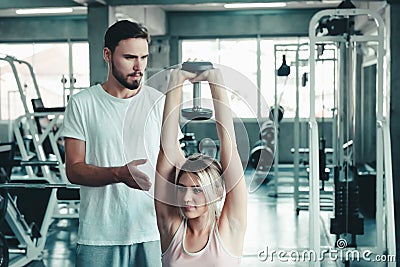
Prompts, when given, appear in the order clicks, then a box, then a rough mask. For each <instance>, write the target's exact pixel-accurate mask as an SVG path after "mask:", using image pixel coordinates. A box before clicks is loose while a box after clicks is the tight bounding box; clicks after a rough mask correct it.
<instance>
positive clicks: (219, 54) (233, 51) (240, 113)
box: [182, 39, 257, 118]
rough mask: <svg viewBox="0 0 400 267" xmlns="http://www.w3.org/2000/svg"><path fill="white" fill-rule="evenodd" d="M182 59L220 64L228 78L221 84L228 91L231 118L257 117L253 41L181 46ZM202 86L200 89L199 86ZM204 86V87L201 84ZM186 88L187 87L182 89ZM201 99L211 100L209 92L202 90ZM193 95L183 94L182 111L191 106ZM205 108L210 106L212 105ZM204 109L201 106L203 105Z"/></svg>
mask: <svg viewBox="0 0 400 267" xmlns="http://www.w3.org/2000/svg"><path fill="white" fill-rule="evenodd" d="M182 59H183V61H186V60H188V59H191V60H202V61H210V62H212V63H217V64H221V65H223V66H221V68H223V72H224V73H225V74H227V73H228V74H229V75H228V77H227V76H225V77H224V80H225V83H226V86H227V87H228V88H229V89H231V91H230V94H229V95H230V100H231V106H232V107H234V111H235V112H236V114H234V116H236V117H241V118H254V117H256V116H257V109H256V108H257V40H255V39H235V40H231V39H223V40H222V39H214V40H200V41H198V40H194V41H191V40H189V41H183V42H182ZM202 86H203V85H202ZM204 86H207V85H206V84H204ZM185 88H186V87H185ZM201 93H202V98H208V99H211V94H210V90H208V89H204V90H201ZM191 99H192V92H191V91H190V90H184V92H183V102H184V105H185V107H187V106H191ZM203 102H205V104H204V106H205V107H209V106H212V103H211V101H203ZM202 105H203V104H202Z"/></svg>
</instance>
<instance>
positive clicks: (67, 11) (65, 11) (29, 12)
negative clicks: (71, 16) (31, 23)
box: [15, 7, 74, 15]
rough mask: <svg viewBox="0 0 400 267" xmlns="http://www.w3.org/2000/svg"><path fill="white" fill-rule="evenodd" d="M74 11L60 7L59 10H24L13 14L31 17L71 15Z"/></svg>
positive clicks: (18, 10)
mask: <svg viewBox="0 0 400 267" xmlns="http://www.w3.org/2000/svg"><path fill="white" fill-rule="evenodd" d="M73 11H74V10H73V9H72V8H71V7H60V8H26V9H17V10H15V13H17V14H18V15H33V14H63V13H72V12H73Z"/></svg>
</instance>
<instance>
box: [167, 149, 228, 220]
mask: <svg viewBox="0 0 400 267" xmlns="http://www.w3.org/2000/svg"><path fill="white" fill-rule="evenodd" d="M184 173H192V174H195V177H197V179H198V181H199V183H200V186H201V187H202V189H203V192H204V194H205V197H206V200H207V203H206V204H207V206H208V218H209V220H213V221H214V220H216V219H218V218H219V216H220V214H221V209H220V208H219V207H218V204H219V202H220V201H221V200H222V198H223V194H224V185H225V183H224V181H223V175H222V167H221V164H220V163H219V162H218V161H217V160H215V159H214V158H212V157H210V156H207V155H203V154H193V155H191V156H189V157H188V158H187V159H186V162H185V163H184V164H183V165H182V168H181V169H180V171H179V173H178V176H177V177H176V181H175V184H178V183H179V180H180V178H181V177H182V175H183V174H184Z"/></svg>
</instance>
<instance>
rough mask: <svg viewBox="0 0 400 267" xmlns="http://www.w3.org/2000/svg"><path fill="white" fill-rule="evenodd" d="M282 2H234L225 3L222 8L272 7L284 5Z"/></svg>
mask: <svg viewBox="0 0 400 267" xmlns="http://www.w3.org/2000/svg"><path fill="white" fill-rule="evenodd" d="M285 6H286V3H284V2H275V3H235V4H225V5H224V8H274V7H285Z"/></svg>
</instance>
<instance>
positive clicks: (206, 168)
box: [155, 69, 247, 267]
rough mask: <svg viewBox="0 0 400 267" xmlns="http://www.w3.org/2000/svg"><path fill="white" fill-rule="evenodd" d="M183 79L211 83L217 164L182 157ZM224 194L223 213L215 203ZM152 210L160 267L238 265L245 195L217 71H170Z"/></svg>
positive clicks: (243, 182)
mask: <svg viewBox="0 0 400 267" xmlns="http://www.w3.org/2000/svg"><path fill="white" fill-rule="evenodd" d="M185 80H189V81H191V82H199V81H203V80H206V81H208V82H209V84H210V88H211V94H212V98H213V104H214V109H215V119H216V127H217V132H218V138H219V140H220V159H221V163H219V162H217V161H216V160H214V159H213V158H210V157H208V156H205V155H201V154H197V155H193V156H190V157H189V158H188V159H185V158H184V156H183V153H182V151H181V150H180V148H179V145H178V141H177V140H178V138H177V137H178V129H179V128H178V126H179V124H178V122H179V110H180V99H181V95H182V86H183V83H184V81H185ZM224 189H225V192H226V195H225V200H224V204H223V207H222V210H220V209H219V208H218V204H219V203H220V202H221V201H222V199H223V196H224ZM155 196H156V198H155V207H156V214H157V224H158V229H159V232H160V237H161V249H162V252H163V254H162V263H163V266H164V267H180V266H185V267H186V266H190V267H195V266H207V267H208V266H238V265H239V264H240V258H241V255H242V251H243V240H244V234H245V230H246V216H247V192H246V185H245V181H244V176H243V168H242V163H241V160H240V158H239V154H238V151H237V147H236V138H235V132H234V127H233V121H232V114H231V110H230V108H229V99H228V96H227V93H226V88H224V86H223V79H222V74H221V71H220V70H219V69H211V70H207V71H204V72H202V73H200V74H195V73H190V72H187V71H183V70H181V69H176V70H174V71H172V72H171V76H170V83H169V89H168V91H167V94H166V100H165V107H164V116H163V128H162V133H161V148H160V153H159V156H158V161H157V175H156V181H155Z"/></svg>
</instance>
